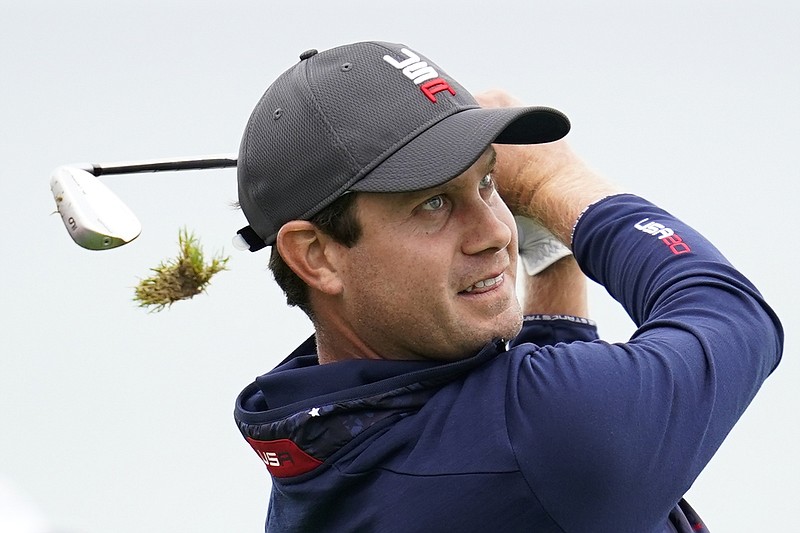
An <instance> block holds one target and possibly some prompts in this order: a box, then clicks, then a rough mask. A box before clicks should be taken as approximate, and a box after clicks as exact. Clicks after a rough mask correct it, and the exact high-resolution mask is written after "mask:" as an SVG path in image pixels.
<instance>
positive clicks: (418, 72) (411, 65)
mask: <svg viewBox="0 0 800 533" xmlns="http://www.w3.org/2000/svg"><path fill="white" fill-rule="evenodd" d="M400 52H402V53H403V54H404V55H405V56H406V57H405V58H404V59H402V60H397V59H395V58H393V57H392V56H390V55H388V54H387V55H385V56H383V60H384V61H386V62H387V63H389V64H390V65H392V66H393V67H394V68H396V69H397V70H400V71H402V72H403V74H404V75H405V77H406V78H408V79H409V80H411V81H413V82H414V83H415V84H417V85H419V88H420V90H422V92H423V94H424V95H425V96H426V97H428V100H430V101H431V102H433V103H436V96H435V95H436V93H439V92H442V91H447V92H449V93H450V94H452V95H453V96H455V94H456V92H455V91H454V90H453V88H452V87H450V84H449V83H447V82H446V81H445V80H443V79H442V78H440V77H439V73H438V72H436V69H434V68H433V67H432V66H430V65H428V63H426V62H425V61H420V59H419V56H418V55H417V54H415V53H414V52H412V51H411V50H409V49H408V48H403V49H401V50H400Z"/></svg>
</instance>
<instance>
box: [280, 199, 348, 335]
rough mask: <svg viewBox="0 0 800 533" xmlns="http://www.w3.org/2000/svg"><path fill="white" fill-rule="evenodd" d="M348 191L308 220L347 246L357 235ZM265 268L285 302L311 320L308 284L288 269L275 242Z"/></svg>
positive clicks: (311, 312)
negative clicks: (282, 294)
mask: <svg viewBox="0 0 800 533" xmlns="http://www.w3.org/2000/svg"><path fill="white" fill-rule="evenodd" d="M357 194H358V193H352V192H351V193H348V194H345V195H343V196H340V197H339V198H337V199H336V200H335V201H334V202H333V203H332V204H331V205H329V206H328V207H326V208H324V209H323V210H322V211H320V212H319V213H317V214H316V215H314V216H313V217H311V218H310V219H309V222H311V223H312V224H314V225H315V226H316V227H317V228H319V229H320V230H322V231H323V232H324V233H325V234H327V235H330V236H331V237H333V239H334V240H335V241H336V242H339V243H341V244H343V245H345V246H347V247H348V248H349V247H351V246H353V245H354V244H355V243H356V242H357V241H358V239H359V237H361V224H360V223H359V221H358V216H357V213H356V203H355V200H356V196H357ZM269 269H270V270H271V271H272V275H273V276H274V277H275V281H277V282H278V286H279V287H280V288H281V289H282V290H283V292H284V294H286V303H287V304H289V305H290V306H297V307H299V308H300V309H302V310H303V311H304V312H305V314H306V315H308V317H309V318H311V319H312V320H313V319H314V312H313V310H312V309H311V305H310V302H309V299H308V285H306V283H305V282H304V281H303V280H302V279H300V277H299V276H298V275H297V274H295V273H294V271H293V270H292V269H291V268H289V265H287V264H286V262H285V261H284V260H283V257H281V254H280V253H279V252H278V247H277V245H273V246H272V251H271V253H270V257H269Z"/></svg>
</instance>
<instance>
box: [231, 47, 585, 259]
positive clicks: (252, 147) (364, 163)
mask: <svg viewBox="0 0 800 533" xmlns="http://www.w3.org/2000/svg"><path fill="white" fill-rule="evenodd" d="M569 128H570V124H569V120H568V119H567V117H566V116H564V114H562V113H561V112H559V111H557V110H555V109H551V108H547V107H515V108H491V109H484V108H481V107H480V106H479V105H478V103H477V102H476V101H475V99H474V98H473V97H472V95H471V94H470V93H469V92H468V91H467V90H466V89H464V88H463V87H462V86H461V85H460V84H459V83H458V82H457V81H456V80H454V79H453V78H451V77H450V76H448V75H447V73H446V72H444V71H443V70H442V69H441V68H440V67H439V66H438V65H436V64H435V63H433V62H432V61H431V60H429V59H428V58H426V57H424V56H422V55H421V54H419V53H418V52H417V51H416V50H413V49H410V48H408V47H407V46H405V45H402V44H392V43H384V42H362V43H354V44H348V45H345V46H340V47H337V48H333V49H330V50H326V51H324V52H317V51H316V50H309V51H307V52H304V53H303V54H301V56H300V62H299V63H297V64H296V65H294V66H293V67H292V68H290V69H289V70H287V71H286V72H284V73H283V74H281V76H280V77H278V79H277V80H275V82H274V83H273V84H272V85H271V86H270V87H269V88H268V89H267V91H266V92H265V93H264V95H263V96H262V97H261V100H259V102H258V104H257V105H256V107H255V109H254V110H253V113H252V115H251V116H250V120H249V121H248V123H247V127H246V128H245V132H244V135H243V138H242V142H241V146H240V148H239V159H238V165H237V167H238V180H239V204H240V205H241V207H242V210H243V211H244V214H245V217H246V218H247V221H248V223H249V224H250V225H249V226H247V227H245V228H242V229H241V230H239V232H238V233H239V234H240V235H241V236H242V238H243V239H244V240H245V241H246V242H247V244H248V246H249V248H250V250H252V251H256V250H258V249H261V248H263V247H264V246H269V245H272V244H274V242H275V238H276V236H277V234H278V231H279V230H280V228H281V226H283V224H285V223H286V222H288V221H290V220H308V219H309V218H311V217H313V216H314V215H315V214H316V213H318V212H319V211H320V210H322V209H324V208H325V207H327V206H328V205H330V204H331V203H332V202H333V201H334V200H336V199H337V198H339V197H340V196H342V195H343V194H346V193H348V192H350V191H361V192H404V191H416V190H421V189H427V188H430V187H435V186H437V185H441V184H442V183H445V182H447V181H449V180H451V179H453V178H455V177H456V176H458V175H460V174H461V173H463V172H464V171H465V170H467V169H468V168H469V167H470V166H471V165H472V164H473V163H474V162H475V161H476V160H477V159H478V158H479V157H480V155H481V154H482V153H483V152H484V150H486V148H487V146H489V145H490V144H491V143H505V144H534V143H546V142H551V141H556V140H558V139H560V138H562V137H564V136H565V135H566V134H567V132H568V131H569Z"/></svg>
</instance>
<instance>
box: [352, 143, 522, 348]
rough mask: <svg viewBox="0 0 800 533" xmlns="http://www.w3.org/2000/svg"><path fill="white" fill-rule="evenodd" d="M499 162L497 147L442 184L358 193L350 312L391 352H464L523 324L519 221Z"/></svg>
mask: <svg viewBox="0 0 800 533" xmlns="http://www.w3.org/2000/svg"><path fill="white" fill-rule="evenodd" d="M493 166H494V150H492V149H491V148H489V149H488V150H487V151H486V152H484V154H483V155H482V156H481V157H480V158H479V159H478V161H477V162H476V163H475V164H474V165H472V167H470V168H469V169H468V170H467V171H466V172H464V173H463V174H461V175H460V176H458V177H456V178H455V179H453V180H451V181H449V182H447V183H445V184H444V185H442V186H439V187H435V188H432V189H426V190H424V191H417V192H412V193H391V194H382V193H381V194H377V193H360V194H359V196H358V199H357V204H356V205H357V213H358V218H359V221H360V222H361V225H362V228H363V233H362V236H361V238H360V239H359V241H358V243H357V244H356V245H355V246H353V247H352V248H351V249H349V251H348V258H347V262H346V267H345V269H344V272H343V273H342V274H343V282H344V291H343V312H344V314H345V316H344V317H343V318H344V320H346V321H347V323H349V324H350V327H351V328H352V330H353V333H354V334H355V335H357V337H358V338H359V339H360V340H361V341H362V342H365V343H366V344H367V346H369V347H370V348H371V349H372V350H373V351H374V352H376V353H378V354H380V355H381V356H382V357H384V358H392V359H394V358H398V359H409V358H436V359H448V360H449V359H457V358H463V357H468V356H470V355H473V354H474V353H475V352H476V351H477V350H478V349H480V348H481V347H482V346H483V345H484V344H485V343H486V342H488V341H490V340H492V339H493V338H496V337H503V338H511V337H513V336H514V335H515V334H516V333H517V332H518V331H519V328H520V325H521V320H522V314H521V310H520V306H519V303H518V301H517V298H516V292H515V274H516V261H517V252H516V250H517V243H516V239H517V236H516V226H515V224H514V218H513V216H512V215H511V213H510V212H509V210H508V208H507V207H506V205H505V203H503V201H502V199H501V198H500V196H499V195H498V193H497V191H496V190H495V187H494V182H493V180H492V177H491V171H492V168H493Z"/></svg>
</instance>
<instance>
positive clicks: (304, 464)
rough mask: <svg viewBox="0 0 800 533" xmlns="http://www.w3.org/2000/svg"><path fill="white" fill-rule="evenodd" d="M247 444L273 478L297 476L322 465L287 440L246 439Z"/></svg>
mask: <svg viewBox="0 0 800 533" xmlns="http://www.w3.org/2000/svg"><path fill="white" fill-rule="evenodd" d="M247 442H249V443H250V446H252V447H253V449H254V450H255V451H256V453H257V454H258V457H259V459H261V460H262V461H264V464H265V465H267V470H269V473H270V474H272V475H273V476H275V477H292V476H299V475H300V474H305V473H306V472H311V471H312V470H314V469H315V468H316V467H318V466H319V465H321V464H322V461H320V460H319V459H316V458H314V457H311V456H310V455H308V454H307V453H306V452H304V451H303V450H301V449H300V448H299V447H298V446H297V444H295V443H294V442H292V441H290V440H289V439H279V440H270V441H261V440H255V439H251V438H250V437H247Z"/></svg>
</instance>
